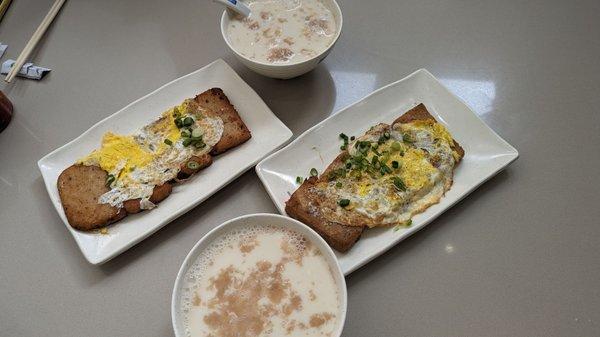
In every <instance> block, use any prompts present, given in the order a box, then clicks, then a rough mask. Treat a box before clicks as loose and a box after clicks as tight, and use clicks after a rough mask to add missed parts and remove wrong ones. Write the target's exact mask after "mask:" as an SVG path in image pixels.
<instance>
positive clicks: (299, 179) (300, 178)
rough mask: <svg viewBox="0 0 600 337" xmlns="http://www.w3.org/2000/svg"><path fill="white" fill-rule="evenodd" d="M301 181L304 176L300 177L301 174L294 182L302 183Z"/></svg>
mask: <svg viewBox="0 0 600 337" xmlns="http://www.w3.org/2000/svg"><path fill="white" fill-rule="evenodd" d="M303 181H304V178H302V177H301V176H297V177H296V184H302V182H303Z"/></svg>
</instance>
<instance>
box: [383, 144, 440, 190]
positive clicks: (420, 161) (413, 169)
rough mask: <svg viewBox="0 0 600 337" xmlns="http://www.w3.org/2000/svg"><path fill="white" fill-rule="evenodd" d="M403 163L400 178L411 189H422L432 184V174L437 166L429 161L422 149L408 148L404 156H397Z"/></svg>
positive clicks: (396, 158)
mask: <svg viewBox="0 0 600 337" xmlns="http://www.w3.org/2000/svg"><path fill="white" fill-rule="evenodd" d="M394 157H395V159H393V160H398V161H399V162H400V163H401V165H402V170H400V178H402V181H403V182H404V184H405V185H406V186H407V187H408V188H410V189H417V190H418V189H421V188H423V187H426V186H429V185H431V184H432V181H431V175H432V174H433V173H435V172H436V169H435V167H433V165H431V163H429V161H428V160H427V158H426V157H425V153H424V152H423V150H420V149H412V148H411V149H408V150H407V151H405V152H404V157H400V156H398V157H396V156H394Z"/></svg>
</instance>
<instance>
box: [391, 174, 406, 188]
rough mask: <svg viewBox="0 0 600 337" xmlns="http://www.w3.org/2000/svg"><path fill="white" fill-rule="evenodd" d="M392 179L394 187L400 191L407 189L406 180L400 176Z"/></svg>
mask: <svg viewBox="0 0 600 337" xmlns="http://www.w3.org/2000/svg"><path fill="white" fill-rule="evenodd" d="M392 181H393V182H394V187H396V189H398V190H399V191H406V185H404V181H402V179H401V178H400V177H393V178H392Z"/></svg>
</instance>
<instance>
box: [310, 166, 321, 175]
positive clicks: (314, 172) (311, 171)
mask: <svg viewBox="0 0 600 337" xmlns="http://www.w3.org/2000/svg"><path fill="white" fill-rule="evenodd" d="M318 175H319V171H317V169H316V168H314V167H313V168H311V169H310V176H311V177H316V176H318Z"/></svg>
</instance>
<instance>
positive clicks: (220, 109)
mask: <svg viewBox="0 0 600 337" xmlns="http://www.w3.org/2000/svg"><path fill="white" fill-rule="evenodd" d="M195 100H196V102H197V103H198V105H199V106H200V107H201V108H203V109H205V110H206V111H207V114H208V115H211V116H214V117H219V118H221V120H223V135H222V136H221V139H220V140H219V142H218V143H217V144H216V145H215V146H214V147H213V149H212V151H211V154H212V155H217V154H221V153H223V152H225V151H227V150H229V149H231V148H234V147H236V146H238V145H240V144H242V143H244V142H246V141H247V140H248V139H250V138H251V137H252V135H251V134H250V130H248V127H247V126H246V124H244V121H243V120H242V118H241V117H240V115H239V114H238V112H237V111H236V110H235V107H234V106H233V105H232V104H231V102H229V99H228V98H227V96H225V94H224V93H223V90H221V89H219V88H212V89H210V90H207V91H205V92H203V93H201V94H200V95H198V96H196V98H195Z"/></svg>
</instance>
